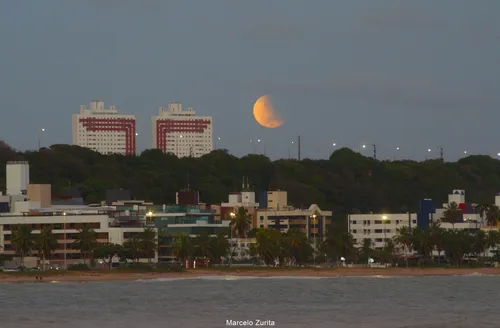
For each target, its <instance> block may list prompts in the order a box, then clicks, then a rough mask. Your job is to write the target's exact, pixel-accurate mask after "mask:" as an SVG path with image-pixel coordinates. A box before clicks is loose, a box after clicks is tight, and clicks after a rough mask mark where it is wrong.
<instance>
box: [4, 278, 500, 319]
mask: <svg viewBox="0 0 500 328" xmlns="http://www.w3.org/2000/svg"><path fill="white" fill-rule="evenodd" d="M499 318H500V277H499V276H481V275H469V276H426V277H336V278H307V277H303V278H300V277H286V278H280V277H272V278H257V277H248V278H245V277H201V278H189V279H182V278H181V279H155V280H139V281H132V282H87V283H74V282H52V283H51V282H47V283H23V284H1V285H0V327H2V328H20V327H37V328H38V327H40V328H49V327H50V328H63V327H64V328H67V327H71V328H80V327H81V328H100V327H105V328H129V327H137V328H143V327H144V328H156V327H158V328H160V327H162V328H163V327H182V328H196V327H204V328H205V327H207V328H208V327H231V326H235V325H236V324H239V326H242V325H244V324H245V325H246V326H247V327H248V326H253V327H259V326H260V327H287V328H288V327H292V328H293V327H325V328H326V327H328V328H330V327H335V328H340V327H370V328H371V327H375V328H376V327H381V328H382V327H383V328H391V327H405V328H409V327H419V328H423V327H434V328H441V327H473V328H482V327H488V328H489V327H499V326H500V319H499ZM259 323H260V324H261V325H259Z"/></svg>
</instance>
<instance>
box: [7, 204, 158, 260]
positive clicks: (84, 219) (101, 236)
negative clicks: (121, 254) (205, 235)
mask: <svg viewBox="0 0 500 328" xmlns="http://www.w3.org/2000/svg"><path fill="white" fill-rule="evenodd" d="M109 211H110V209H109V208H96V209H89V208H87V209H80V210H74V209H71V210H68V211H62V210H40V211H30V212H24V213H9V214H4V215H1V216H0V246H2V248H0V252H1V253H4V254H7V255H15V249H14V247H13V245H12V243H11V237H12V230H13V229H14V227H16V226H18V225H28V226H29V227H30V229H31V230H32V233H33V234H35V235H36V234H39V233H40V230H41V229H42V228H45V227H50V228H51V229H52V233H53V234H54V235H56V237H57V240H58V243H59V246H58V247H57V249H56V250H55V251H54V252H53V254H52V256H51V257H50V258H48V259H46V262H47V264H49V263H50V264H51V265H53V266H59V267H66V266H70V265H73V264H79V263H83V258H82V254H81V252H80V250H79V249H78V248H77V247H76V245H75V244H74V241H75V240H76V238H77V237H78V231H79V230H80V229H82V228H83V227H84V225H87V226H89V227H90V228H92V229H94V231H95V232H96V234H97V242H98V243H107V242H110V243H117V244H123V243H125V242H127V241H128V238H130V237H131V236H132V235H133V234H137V233H140V232H141V231H144V225H139V226H128V227H125V226H114V225H112V224H111V223H112V221H113V220H112V218H111V217H110V215H109ZM32 253H33V254H32V255H34V256H36V252H34V251H33V252H32ZM146 260H147V259H141V261H146ZM156 260H157V258H155V259H154V261H156ZM37 264H38V265H39V264H40V263H37Z"/></svg>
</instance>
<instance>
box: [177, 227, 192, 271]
mask: <svg viewBox="0 0 500 328" xmlns="http://www.w3.org/2000/svg"><path fill="white" fill-rule="evenodd" d="M174 254H175V256H177V258H178V259H179V261H180V262H181V264H182V266H185V265H186V260H188V259H189V258H190V257H191V256H193V242H192V239H191V237H189V236H185V235H183V234H181V235H180V236H179V237H177V238H176V239H175V242H174Z"/></svg>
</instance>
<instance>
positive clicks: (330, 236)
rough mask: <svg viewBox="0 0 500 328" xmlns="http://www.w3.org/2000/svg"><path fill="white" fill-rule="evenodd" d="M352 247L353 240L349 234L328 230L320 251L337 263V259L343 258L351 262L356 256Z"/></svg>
mask: <svg viewBox="0 0 500 328" xmlns="http://www.w3.org/2000/svg"><path fill="white" fill-rule="evenodd" d="M354 245H355V242H354V238H353V236H352V235H351V234H350V233H349V232H342V231H338V230H335V229H329V230H328V232H327V234H326V238H325V240H324V241H323V245H322V250H323V252H324V253H326V254H327V256H328V257H329V258H330V259H333V258H335V259H336V261H337V262H338V261H339V257H344V258H345V259H346V260H347V259H348V258H350V260H351V261H352V260H353V258H354V257H355V255H356V252H355V248H354Z"/></svg>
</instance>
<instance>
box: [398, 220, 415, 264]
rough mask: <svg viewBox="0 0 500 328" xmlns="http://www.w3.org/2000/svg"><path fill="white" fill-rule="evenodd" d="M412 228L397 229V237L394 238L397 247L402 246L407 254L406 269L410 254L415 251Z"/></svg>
mask: <svg viewBox="0 0 500 328" xmlns="http://www.w3.org/2000/svg"><path fill="white" fill-rule="evenodd" d="M412 230H413V229H412V228H410V227H406V226H403V227H401V228H398V229H396V235H395V236H394V237H393V240H394V242H395V243H396V245H401V247H402V248H403V251H404V254H405V262H406V267H407V268H408V253H410V252H411V251H413V232H412Z"/></svg>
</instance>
